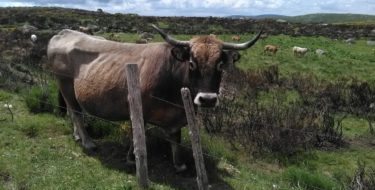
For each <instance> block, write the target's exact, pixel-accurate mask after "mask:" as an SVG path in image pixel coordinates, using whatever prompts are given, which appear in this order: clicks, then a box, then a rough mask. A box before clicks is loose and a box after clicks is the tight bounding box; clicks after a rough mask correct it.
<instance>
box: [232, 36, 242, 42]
mask: <svg viewBox="0 0 375 190" xmlns="http://www.w3.org/2000/svg"><path fill="white" fill-rule="evenodd" d="M232 40H233V41H240V40H241V36H239V35H234V36H232Z"/></svg>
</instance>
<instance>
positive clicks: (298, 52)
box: [293, 46, 308, 56]
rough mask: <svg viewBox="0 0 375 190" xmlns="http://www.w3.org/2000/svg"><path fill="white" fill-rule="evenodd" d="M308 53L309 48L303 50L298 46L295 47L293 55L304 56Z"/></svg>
mask: <svg viewBox="0 0 375 190" xmlns="http://www.w3.org/2000/svg"><path fill="white" fill-rule="evenodd" d="M307 51H308V49H307V48H302V47H298V46H294V47H293V53H294V55H295V56H304V55H305V54H306V52H307Z"/></svg>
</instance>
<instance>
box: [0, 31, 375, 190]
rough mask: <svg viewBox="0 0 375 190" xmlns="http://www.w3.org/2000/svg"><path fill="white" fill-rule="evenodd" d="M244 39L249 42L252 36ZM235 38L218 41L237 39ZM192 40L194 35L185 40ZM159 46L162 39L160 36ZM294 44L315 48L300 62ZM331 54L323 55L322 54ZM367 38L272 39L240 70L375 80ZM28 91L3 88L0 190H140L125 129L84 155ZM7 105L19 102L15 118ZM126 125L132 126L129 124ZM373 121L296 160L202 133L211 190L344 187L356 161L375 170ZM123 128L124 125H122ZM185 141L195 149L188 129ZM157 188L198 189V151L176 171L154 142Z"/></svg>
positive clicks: (349, 121) (64, 124) (351, 123)
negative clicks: (268, 48)
mask: <svg viewBox="0 0 375 190" xmlns="http://www.w3.org/2000/svg"><path fill="white" fill-rule="evenodd" d="M100 35H103V36H108V34H100ZM251 36H252V35H245V36H244V37H242V39H245V38H247V37H248V38H251ZM230 37H231V36H230V35H225V36H224V35H223V36H219V38H221V39H222V40H224V41H230ZM136 38H137V36H136V34H125V33H120V34H119V36H118V40H120V41H128V42H134V41H135V40H136ZM176 38H178V39H181V40H187V39H189V38H190V36H186V35H178V36H176ZM155 41H161V38H160V37H159V36H157V37H156V39H155ZM266 44H275V45H278V46H279V47H280V50H279V52H278V53H277V55H276V56H268V55H263V46H264V45H266ZM294 45H297V46H302V47H307V48H309V49H310V51H309V52H308V54H307V55H306V56H305V57H300V58H297V57H294V56H293V53H292V50H291V49H292V47H293V46H294ZM317 48H321V49H323V50H326V51H327V55H325V56H323V57H318V56H316V55H315V54H314V52H315V49H317ZM372 49H373V48H372V47H370V46H367V45H366V43H365V39H362V40H359V41H358V42H357V43H356V44H353V45H348V44H346V43H344V42H341V41H334V40H330V39H327V38H322V37H289V36H282V35H281V36H271V37H270V38H267V39H265V40H263V41H260V42H259V43H257V44H256V45H255V46H254V47H253V48H252V49H249V50H246V51H244V52H241V55H242V58H241V61H240V62H239V63H238V67H240V68H242V69H244V70H246V69H257V68H264V67H266V66H269V65H273V64H277V65H278V66H279V68H280V70H281V75H282V76H283V77H289V76H290V75H291V74H292V73H296V72H303V73H311V74H313V75H316V76H317V78H318V79H319V80H327V81H335V80H339V79H341V78H346V79H348V78H351V77H354V78H358V79H360V80H364V81H368V82H369V83H371V84H373V83H375V75H374V74H373V72H371V71H375V54H374V52H373V50H372ZM26 95H27V93H19V94H15V93H11V92H9V91H6V90H0V105H1V107H0V110H1V111H0V129H1V130H0V189H137V185H136V179H135V171H134V167H132V166H129V165H127V164H126V161H125V155H126V148H127V147H126V143H124V142H122V141H123V140H124V138H122V137H121V136H122V135H121V134H119V132H121V131H122V130H120V129H118V130H113V129H112V130H110V131H112V132H113V133H116V134H106V135H102V136H100V137H97V138H95V141H96V143H97V144H98V145H99V150H98V152H94V153H92V152H85V151H83V149H82V148H81V147H80V146H79V145H78V144H77V143H76V142H74V140H73V138H72V135H71V133H72V132H71V131H72V127H71V123H70V121H69V120H68V119H67V118H61V117H57V116H56V115H54V114H32V113H30V112H29V111H28V109H27V107H26V104H25V96H26ZM4 104H12V105H13V108H12V112H13V113H14V121H11V115H10V113H9V112H8V110H7V109H5V108H4V107H3V105H4ZM123 125H126V124H123ZM367 125H368V124H367V122H366V121H365V120H363V119H362V118H358V117H355V116H349V117H347V118H346V119H345V120H344V121H343V129H344V136H345V140H346V141H347V142H349V144H350V145H349V146H348V147H344V148H340V149H332V150H312V151H309V152H306V153H304V154H298V155H297V156H293V157H291V158H280V157H276V156H274V155H266V156H262V157H252V156H249V154H248V153H246V152H243V151H241V150H233V149H232V148H231V146H230V145H229V143H228V142H226V141H225V140H223V139H222V138H220V137H216V136H209V135H208V134H205V133H203V134H202V137H203V147H204V152H205V153H206V157H205V160H206V165H207V169H208V175H209V180H210V183H211V184H212V187H213V188H212V189H235V190H237V189H238V190H252V189H345V187H347V185H348V184H349V183H350V180H351V178H352V177H353V175H354V172H355V170H356V168H357V162H358V161H363V162H365V163H366V164H367V166H370V167H375V162H374V160H375V149H374V145H373V143H374V139H375V137H374V136H371V135H369V132H368V126H367ZM119 128H120V127H119ZM183 144H184V146H186V147H189V146H190V143H189V138H188V134H187V131H186V129H184V138H183ZM148 148H149V153H148V156H149V172H150V180H151V181H152V187H151V189H195V188H196V186H195V171H194V165H193V159H192V153H191V151H190V149H189V148H185V151H184V154H185V157H186V158H187V164H188V166H189V169H188V171H187V172H185V173H183V174H175V173H174V170H173V166H172V165H171V162H170V161H171V157H170V153H169V150H168V148H167V145H166V142H165V141H163V140H160V138H153V137H152V136H151V137H149V138H148Z"/></svg>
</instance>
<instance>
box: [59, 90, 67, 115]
mask: <svg viewBox="0 0 375 190" xmlns="http://www.w3.org/2000/svg"><path fill="white" fill-rule="evenodd" d="M58 101H59V109H58V114H59V115H61V116H65V115H66V113H67V110H66V102H65V100H64V97H63V96H62V94H61V91H60V90H59V94H58Z"/></svg>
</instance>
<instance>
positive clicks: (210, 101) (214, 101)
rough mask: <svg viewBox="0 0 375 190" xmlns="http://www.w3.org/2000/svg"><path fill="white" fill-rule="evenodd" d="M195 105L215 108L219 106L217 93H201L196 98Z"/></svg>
mask: <svg viewBox="0 0 375 190" xmlns="http://www.w3.org/2000/svg"><path fill="white" fill-rule="evenodd" d="M194 104H196V105H198V106H201V107H215V106H217V105H219V100H218V98H217V94H216V93H207V92H199V93H198V94H197V95H196V96H195V98H194Z"/></svg>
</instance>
